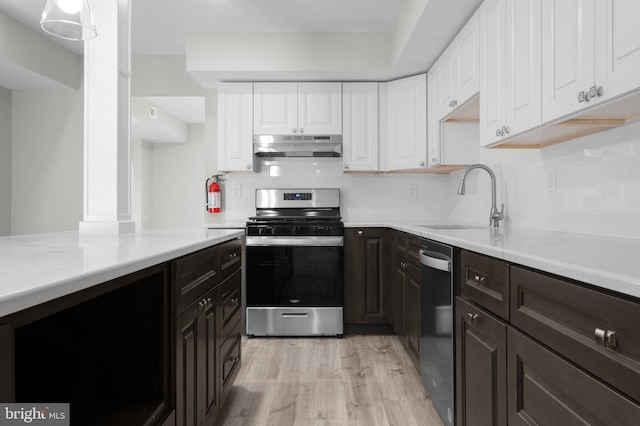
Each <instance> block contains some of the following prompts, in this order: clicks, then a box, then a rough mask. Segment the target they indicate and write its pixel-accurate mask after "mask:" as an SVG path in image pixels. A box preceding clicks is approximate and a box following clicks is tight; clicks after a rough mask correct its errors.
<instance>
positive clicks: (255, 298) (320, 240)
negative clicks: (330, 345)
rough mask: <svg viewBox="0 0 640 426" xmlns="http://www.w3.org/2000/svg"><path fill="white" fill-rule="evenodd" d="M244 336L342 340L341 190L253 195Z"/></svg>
mask: <svg viewBox="0 0 640 426" xmlns="http://www.w3.org/2000/svg"><path fill="white" fill-rule="evenodd" d="M246 231H247V240H246V250H247V252H246V265H247V269H246V271H247V276H246V303H247V305H246V333H247V335H248V336H250V337H253V336H327V335H335V336H342V334H343V306H344V264H343V258H344V247H343V245H344V242H343V241H344V224H343V223H342V221H341V218H340V190H339V189H258V190H257V191H256V216H255V217H252V218H249V222H247V229H246Z"/></svg>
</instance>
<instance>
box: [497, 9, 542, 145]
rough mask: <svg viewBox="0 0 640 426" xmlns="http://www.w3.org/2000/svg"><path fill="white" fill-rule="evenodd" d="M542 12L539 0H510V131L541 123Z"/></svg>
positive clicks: (508, 34) (508, 106) (511, 132)
mask: <svg viewBox="0 0 640 426" xmlns="http://www.w3.org/2000/svg"><path fill="white" fill-rule="evenodd" d="M541 12H542V6H541V2H540V0H507V8H506V16H507V27H506V37H507V45H506V84H507V89H506V92H505V93H506V102H507V103H506V107H507V110H506V114H507V127H508V128H507V129H506V132H508V135H515V134H518V133H521V132H524V131H526V130H529V129H533V128H535V127H537V126H540V125H541V124H542V65H541V63H540V61H541V58H542V50H541V43H542V34H541V31H542V21H541Z"/></svg>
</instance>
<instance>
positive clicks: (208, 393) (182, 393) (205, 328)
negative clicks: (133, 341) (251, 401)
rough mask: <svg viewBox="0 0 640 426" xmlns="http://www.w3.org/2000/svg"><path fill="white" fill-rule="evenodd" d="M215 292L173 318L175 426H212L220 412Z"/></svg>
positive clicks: (204, 296)
mask: <svg viewBox="0 0 640 426" xmlns="http://www.w3.org/2000/svg"><path fill="white" fill-rule="evenodd" d="M216 292H217V288H216V289H212V290H210V291H208V292H207V293H205V294H204V295H203V296H202V298H200V299H198V300H196V301H195V302H193V303H192V304H190V305H189V306H187V307H186V308H185V309H184V310H183V311H182V312H181V313H180V314H179V315H177V317H176V334H177V335H176V344H177V348H176V425H177V426H190V425H213V423H214V422H215V419H216V417H217V415H218V412H219V411H220V404H219V395H220V381H219V379H218V368H217V362H218V356H217V349H218V344H217V340H216V335H217V330H216V325H217V320H216V311H217V310H216V303H218V302H217V301H216V300H217V297H216V294H217V293H216Z"/></svg>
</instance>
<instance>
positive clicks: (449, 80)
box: [432, 12, 480, 119]
mask: <svg viewBox="0 0 640 426" xmlns="http://www.w3.org/2000/svg"><path fill="white" fill-rule="evenodd" d="M479 40H480V28H479V24H478V12H476V13H474V14H473V16H472V17H471V19H469V21H468V22H467V23H466V24H465V26H464V27H463V28H462V30H461V31H460V32H459V33H458V35H457V36H456V37H455V39H454V40H453V41H452V42H451V44H450V45H449V47H448V48H447V49H446V50H445V52H444V53H443V54H442V55H441V56H440V58H439V59H438V61H437V62H436V64H435V65H434V66H433V67H432V70H433V71H435V73H436V74H437V76H438V80H437V81H436V83H437V87H438V96H437V102H436V103H435V104H434V106H435V107H436V108H437V111H438V112H437V116H438V118H439V119H443V118H444V117H446V116H448V115H450V114H451V113H452V112H454V111H455V110H456V109H457V108H459V107H461V106H462V105H464V104H465V102H467V101H468V100H469V99H471V98H472V97H473V96H475V95H476V94H477V93H478V91H479V88H480V86H479V83H480V72H479V66H480V63H479V46H480V42H479Z"/></svg>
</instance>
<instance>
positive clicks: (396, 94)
mask: <svg viewBox="0 0 640 426" xmlns="http://www.w3.org/2000/svg"><path fill="white" fill-rule="evenodd" d="M387 132H388V133H387V135H388V137H387V167H388V169H389V170H411V169H420V168H426V166H427V78H426V74H420V75H417V76H414V77H408V78H403V79H400V80H395V81H390V82H389V83H387Z"/></svg>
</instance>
